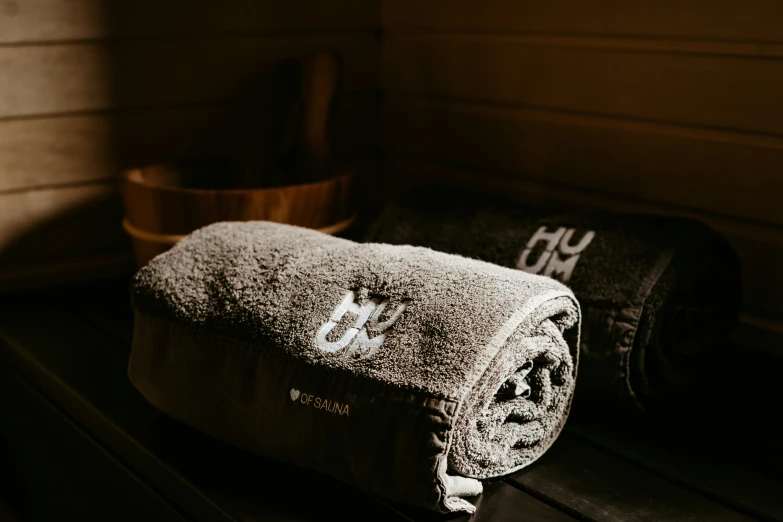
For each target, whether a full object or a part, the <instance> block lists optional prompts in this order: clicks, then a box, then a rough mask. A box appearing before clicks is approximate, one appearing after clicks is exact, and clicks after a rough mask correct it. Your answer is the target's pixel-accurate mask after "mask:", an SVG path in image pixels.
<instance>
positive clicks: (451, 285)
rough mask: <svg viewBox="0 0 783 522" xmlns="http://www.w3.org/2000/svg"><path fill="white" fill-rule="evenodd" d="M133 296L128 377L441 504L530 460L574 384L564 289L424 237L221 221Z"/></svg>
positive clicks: (411, 497)
mask: <svg viewBox="0 0 783 522" xmlns="http://www.w3.org/2000/svg"><path fill="white" fill-rule="evenodd" d="M132 297H133V305H134V308H135V310H136V329H135V333H134V340H133V350H132V354H131V360H130V364H129V375H130V378H131V380H132V382H133V383H134V384H135V386H136V387H137V388H138V389H139V390H140V391H141V392H142V394H144V395H145V397H146V398H147V399H148V400H149V401H150V402H151V403H152V404H153V405H155V406H157V407H158V408H160V409H161V410H163V411H165V412H167V413H169V414H170V415H172V416H174V417H175V418H178V419H180V420H182V421H184V422H186V423H188V424H190V425H192V426H194V427H196V428H198V429H200V430H202V431H204V432H207V433H210V434H212V435H214V436H216V437H218V438H221V439H223V440H225V441H227V442H230V443H232V444H235V445H237V446H239V447H242V448H245V449H247V450H251V451H254V452H257V453H260V454H264V455H268V456H272V457H276V458H279V459H281V460H285V461H288V462H291V463H293V464H297V465H301V466H304V467H309V468H312V469H315V470H318V471H321V472H324V473H327V474H330V475H332V476H334V477H337V478H339V479H341V480H343V481H346V482H348V483H350V484H353V485H355V486H357V487H359V488H362V489H364V490H366V491H368V492H370V493H374V494H378V495H381V496H385V497H387V498H390V499H393V500H397V501H401V502H406V503H411V504H416V505H420V506H424V507H429V508H433V509H438V510H441V511H447V512H448V511H459V510H462V511H473V509H474V507H473V505H472V504H471V503H469V502H468V501H466V500H464V499H463V498H461V497H464V496H472V495H476V494H478V493H479V492H481V483H480V482H479V481H478V480H476V479H482V478H488V477H495V476H498V475H502V474H505V473H509V472H512V471H514V470H516V469H519V468H521V467H523V466H526V465H527V464H529V463H531V462H532V461H534V460H535V459H537V458H538V457H539V456H540V455H541V454H542V453H543V452H544V451H546V449H547V448H548V447H549V446H550V445H551V444H552V442H553V441H554V440H555V438H556V437H557V435H558V433H559V432H560V430H561V429H562V427H563V424H564V422H565V419H566V416H567V414H568V410H569V407H570V402H571V398H572V395H573V390H574V382H575V379H576V363H577V346H578V331H579V307H578V304H577V302H576V300H575V298H574V296H573V294H572V293H571V291H570V290H568V289H567V288H566V287H565V286H564V285H562V284H560V283H558V282H556V281H554V280H551V279H548V278H545V277H541V276H536V275H531V274H526V273H524V272H519V271H515V270H510V269H507V268H502V267H499V266H496V265H492V264H489V263H484V262H480V261H475V260H471V259H467V258H463V257H459V256H454V255H448V254H443V253H439V252H435V251H432V250H429V249H426V248H419V247H405V246H390V245H380V244H359V243H354V242H351V241H348V240H345V239H339V238H335V237H331V236H327V235H323V234H320V233H318V232H315V231H311V230H307V229H303V228H297V227H291V226H286V225H279V224H273V223H266V222H249V223H218V224H215V225H211V226H208V227H205V228H203V229H201V230H198V231H196V232H194V233H193V234H192V235H190V236H189V237H187V238H186V239H184V240H183V241H181V242H180V243H179V244H177V245H176V246H175V247H174V248H173V249H171V250H170V251H168V252H167V253H165V254H162V255H161V256H159V257H157V258H155V259H154V260H153V261H152V262H151V263H150V264H149V265H148V266H147V267H145V268H143V269H142V270H141V271H140V272H139V273H138V274H137V275H136V277H135V279H134V283H133V289H132ZM259 473H263V470H259ZM270 478H272V477H270ZM292 487H293V485H292Z"/></svg>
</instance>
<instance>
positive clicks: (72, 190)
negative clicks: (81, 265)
mask: <svg viewBox="0 0 783 522" xmlns="http://www.w3.org/2000/svg"><path fill="white" fill-rule="evenodd" d="M121 220H122V209H121V206H120V200H119V194H118V191H117V187H116V185H115V183H114V182H113V181H112V182H109V183H97V184H88V185H84V186H74V187H63V188H56V189H44V190H36V191H26V192H15V193H8V194H1V195H0V266H2V265H8V264H22V263H28V264H29V263H32V262H35V261H41V262H46V261H47V260H50V261H51V260H57V259H63V258H69V257H74V256H79V255H85V256H86V254H87V253H88V252H89V253H93V254H96V253H99V254H100V255H105V254H106V252H107V251H114V252H116V251H117V250H125V251H127V250H128V245H129V242H128V239H127V238H126V237H125V234H124V232H123V231H122V226H121Z"/></svg>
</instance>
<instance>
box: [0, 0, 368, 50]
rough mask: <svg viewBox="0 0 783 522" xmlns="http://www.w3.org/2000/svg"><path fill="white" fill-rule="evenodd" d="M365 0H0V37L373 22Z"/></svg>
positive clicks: (289, 28) (77, 37)
mask: <svg viewBox="0 0 783 522" xmlns="http://www.w3.org/2000/svg"><path fill="white" fill-rule="evenodd" d="M379 20H380V5H379V3H378V2H368V1H366V0H340V1H339V2H324V1H323V0H293V1H291V0H289V1H286V2H269V1H257V0H223V1H220V2H216V1H214V0H166V1H163V2H162V1H160V0H3V1H0V43H20V42H31V41H32V42H40V41H46V42H51V41H63V40H90V39H101V38H149V37H160V36H165V37H172V36H193V35H212V34H236V33H249V32H284V31H288V32H291V31H297V32H305V31H307V32H310V31H314V30H319V29H320V30H324V29H331V28H334V27H346V28H350V27H369V26H376V25H377V24H378V23H379Z"/></svg>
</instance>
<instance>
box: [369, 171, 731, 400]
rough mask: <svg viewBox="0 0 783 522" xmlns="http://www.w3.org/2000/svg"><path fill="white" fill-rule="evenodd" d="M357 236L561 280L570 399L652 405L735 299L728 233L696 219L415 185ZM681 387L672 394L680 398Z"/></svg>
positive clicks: (705, 361) (692, 370)
mask: <svg viewBox="0 0 783 522" xmlns="http://www.w3.org/2000/svg"><path fill="white" fill-rule="evenodd" d="M365 241H369V242H383V243H391V244H408V245H419V246H426V247H429V248H433V249H435V250H439V251H442V252H448V253H453V254H459V255H463V256H468V257H472V258H476V259H481V260H484V261H489V262H492V263H497V264H499V265H502V266H507V267H514V268H518V269H521V270H524V271H527V272H530V273H535V274H543V275H546V276H550V277H552V278H556V279H559V280H561V281H563V282H565V283H566V284H567V285H568V286H569V287H570V288H571V289H572V290H573V291H574V294H575V295H576V297H577V298H578V299H579V302H580V304H581V307H582V313H583V315H584V319H583V321H582V335H581V339H582V340H581V361H580V363H579V364H580V368H579V374H580V378H579V385H578V391H577V406H578V407H582V405H583V404H584V405H586V407H587V409H588V410H594V407H595V406H600V407H601V408H605V407H606V406H607V400H609V401H610V403H611V402H612V401H614V402H615V404H618V403H625V404H631V405H632V406H633V407H637V408H640V409H642V410H644V409H645V408H647V409H648V410H650V409H656V408H657V407H664V406H665V405H667V404H671V403H672V401H671V399H676V400H679V399H681V397H679V394H678V391H679V390H681V389H682V386H684V385H687V384H688V383H689V382H690V381H691V380H692V379H693V378H694V377H697V376H698V375H699V373H700V372H702V371H704V370H705V368H708V367H709V363H710V362H711V361H710V358H711V357H715V356H716V354H715V351H716V350H718V349H719V348H720V345H721V344H722V343H723V342H724V341H725V340H726V339H727V338H728V337H729V335H730V333H731V330H732V329H733V327H734V325H735V323H736V319H737V316H738V312H739V305H740V300H741V288H740V269H739V262H738V260H737V258H736V256H735V254H734V252H733V250H732V249H731V247H730V246H729V245H728V243H727V242H726V241H725V240H724V239H723V238H722V237H721V236H720V235H718V234H717V233H715V232H714V231H713V230H711V229H710V228H709V227H708V226H706V225H704V224H702V223H700V222H698V221H694V220H689V219H680V218H671V217H662V216H649V215H632V214H608V213H585V212H582V213H577V212H559V211H552V210H541V209H534V208H531V207H526V206H524V205H521V204H518V203H515V202H511V201H507V200H504V199H501V198H496V197H491V196H481V195H477V194H475V193H467V192H463V191H459V190H455V189H446V188H443V187H432V186H428V187H419V188H417V189H413V190H412V191H410V192H409V193H408V194H407V195H406V196H405V197H403V198H402V199H401V200H400V201H398V202H395V203H393V204H391V205H389V206H387V208H385V209H384V210H383V212H382V213H381V215H380V216H379V217H378V218H377V219H376V220H375V222H374V223H373V224H372V225H371V226H370V228H369V229H368V231H367V233H366V236H365ZM678 397H679V399H678Z"/></svg>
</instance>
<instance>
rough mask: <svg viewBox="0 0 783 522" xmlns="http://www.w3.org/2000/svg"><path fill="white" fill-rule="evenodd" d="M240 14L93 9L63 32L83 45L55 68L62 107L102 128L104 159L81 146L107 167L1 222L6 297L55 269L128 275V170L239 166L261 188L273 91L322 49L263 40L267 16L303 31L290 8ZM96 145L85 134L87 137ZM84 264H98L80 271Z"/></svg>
mask: <svg viewBox="0 0 783 522" xmlns="http://www.w3.org/2000/svg"><path fill="white" fill-rule="evenodd" d="M234 4H236V5H233V6H232V5H221V4H220V3H218V2H211V1H210V2H207V1H196V2H185V1H184V0H175V1H173V2H164V3H161V2H157V1H155V2H153V1H152V0H140V1H129V0H127V1H126V0H120V1H117V2H108V1H106V2H90V3H89V4H86V5H85V6H84V7H83V9H82V11H83V12H80V13H78V15H77V14H73V13H72V14H70V15H68V16H69V17H70V18H69V20H67V21H62V22H60V21H58V22H57V23H58V24H59V23H63V24H66V23H67V24H70V25H73V26H74V27H76V29H75V31H77V32H79V34H80V35H81V36H80V37H79V38H78V39H84V40H85V41H84V42H83V43H78V44H70V43H63V44H62V45H63V47H66V46H68V47H69V49H70V50H69V51H68V52H69V53H72V54H73V55H74V58H72V59H71V62H70V63H67V64H66V63H64V64H61V65H60V66H58V67H63V66H64V67H63V69H62V70H63V71H65V74H67V75H70V76H71V77H72V79H71V80H69V81H68V82H65V83H66V87H65V88H64V89H63V91H64V92H65V93H63V92H61V93H60V94H57V96H56V97H59V99H63V100H64V101H63V103H62V104H61V105H62V107H63V109H62V112H67V113H72V114H74V115H75V116H74V118H83V119H84V121H87V122H88V124H92V123H91V122H95V121H100V122H101V123H100V125H99V126H98V127H99V129H100V130H99V131H94V132H95V133H98V132H99V133H100V139H101V140H102V143H103V142H105V145H101V146H102V147H104V148H105V149H106V150H102V151H100V152H98V151H97V146H96V145H94V144H93V145H92V146H84V147H81V149H84V150H86V151H88V152H90V151H91V152H92V153H93V154H94V155H95V156H96V157H97V156H98V155H99V154H100V155H101V157H102V159H96V160H95V161H92V162H91V161H85V160H84V159H81V160H79V161H77V163H78V164H79V165H82V164H84V165H87V166H91V167H94V170H95V172H92V171H90V172H85V173H84V175H83V176H81V179H82V180H84V181H81V180H80V181H77V182H70V183H68V184H67V185H60V186H54V187H52V188H46V189H42V190H34V191H29V192H27V193H24V194H21V195H20V197H19V198H18V202H17V203H16V204H17V205H18V207H19V209H18V212H16V211H14V216H13V218H12V219H13V222H9V223H3V222H0V266H2V267H10V268H9V270H5V269H3V270H1V271H0V287H7V286H8V284H12V285H13V284H15V283H14V282H15V281H17V280H19V281H21V280H22V279H25V283H24V285H25V286H30V284H32V285H35V284H36V283H40V284H46V283H47V277H48V276H46V275H45V274H47V273H48V272H47V270H48V271H49V272H52V271H53V272H57V273H58V274H60V275H61V276H62V275H63V274H65V273H66V272H67V277H66V278H67V279H73V278H76V279H80V278H83V277H89V276H90V275H97V273H98V272H99V271H96V268H95V267H96V266H97V265H95V263H97V262H98V261H99V260H100V259H103V260H105V261H106V264H107V267H106V268H107V270H106V272H107V273H112V272H113V273H115V274H117V273H126V272H129V271H131V270H132V269H133V263H132V255H131V248H130V241H129V239H128V238H127V236H126V234H125V232H124V231H123V229H122V226H121V221H122V214H123V212H122V206H121V200H120V197H119V194H118V184H117V180H116V177H117V174H118V173H119V172H121V171H122V170H124V169H127V168H130V167H136V166H142V165H149V164H154V163H161V162H168V161H172V160H176V159H180V158H183V157H187V158H215V157H221V158H228V159H230V163H231V164H232V165H233V170H232V171H231V172H226V173H225V175H231V176H232V182H234V183H239V184H242V185H252V184H256V183H258V182H259V180H258V179H257V176H259V175H260V172H261V170H262V167H263V165H264V164H265V162H266V161H267V159H266V158H265V157H264V156H263V151H264V150H266V149H268V148H269V143H270V139H271V136H272V134H271V130H272V129H274V127H275V125H276V124H278V123H279V120H280V118H281V114H280V113H279V110H278V111H276V110H275V109H276V108H279V106H280V103H279V100H280V99H281V96H285V94H286V91H285V86H284V85H281V84H280V82H277V83H276V82H275V81H273V79H274V78H276V77H277V76H276V73H277V72H279V69H276V67H277V66H278V64H279V63H280V61H281V60H282V59H284V58H289V57H300V56H302V55H303V54H305V53H307V52H309V51H312V50H314V49H315V48H316V44H315V43H314V41H313V39H312V38H309V37H308V38H302V37H299V36H296V37H293V38H288V37H286V38H267V37H266V36H259V34H258V33H259V31H258V28H257V27H256V26H258V24H259V22H258V19H259V16H260V15H261V14H264V13H266V12H268V11H270V10H271V11H274V12H275V13H276V16H278V15H279V17H280V18H281V20H282V19H286V20H287V24H288V26H287V29H285V30H287V31H288V32H290V33H292V34H298V33H302V32H304V31H303V30H297V29H296V28H295V27H294V25H293V24H294V23H295V16H294V15H295V14H296V13H294V12H293V8H289V7H270V6H272V3H271V2H260V3H258V2H256V3H254V2H237V3H234ZM239 4H241V5H239ZM22 8H24V6H22ZM300 8H301V6H300ZM88 11H91V12H88ZM278 11H279V12H278ZM289 11H291V12H290V13H289ZM245 12H247V14H245ZM281 13H282V14H281ZM21 14H22V13H19V14H18V15H21ZM254 15H259V16H255V18H253V16H254ZM292 20H293V21H292ZM265 23H267V22H265ZM292 27H293V28H292ZM275 30H277V29H275ZM282 30H283V29H281V31H282ZM82 33H83V34H82ZM273 36H274V35H273ZM278 40H280V41H281V42H282V43H280V45H278V44H277V42H278ZM59 45H60V44H59V43H54V44H53V47H57V46H59ZM82 53H83V56H82ZM76 58H78V59H76ZM36 66H37V65H36ZM61 88H62V87H61V86H58V85H54V84H52V85H51V89H61ZM71 91H73V92H71ZM42 103H43V102H42ZM51 112H53V113H54V112H57V111H55V110H54V109H53V110H52V111H51ZM67 117H69V118H70V115H68V116H67ZM88 124H86V125H88ZM78 130H80V129H77V131H78ZM89 138H92V136H91V135H90V134H89V132H87V133H86V134H85V137H84V138H82V139H89ZM94 142H95V140H93V143H94ZM68 143H70V141H69V142H68ZM77 149H79V147H77ZM81 149H79V150H76V152H77V153H78V152H80V150H81ZM63 156H65V159H66V160H68V161H70V159H69V158H68V157H67V154H63ZM74 161H76V160H74ZM64 168H66V169H67V168H69V167H67V166H65V167H64ZM70 168H71V169H72V170H78V169H77V167H70ZM98 171H99V172H98ZM77 176H78V172H77V173H76V175H74V176H73V177H77ZM216 184H217V185H221V184H223V185H224V184H225V183H220V182H218V183H216ZM6 227H7V228H6ZM80 260H82V261H83V260H92V261H90V262H86V264H83V266H84V269H78V268H77V267H78V266H80V263H81V262H82V261H80ZM91 263H92V264H91ZM43 265H47V266H49V268H45V267H44V268H42V267H43ZM50 275H51V274H50ZM51 278H52V279H53V280H56V279H57V277H55V276H54V275H51ZM20 284H21V283H20Z"/></svg>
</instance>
